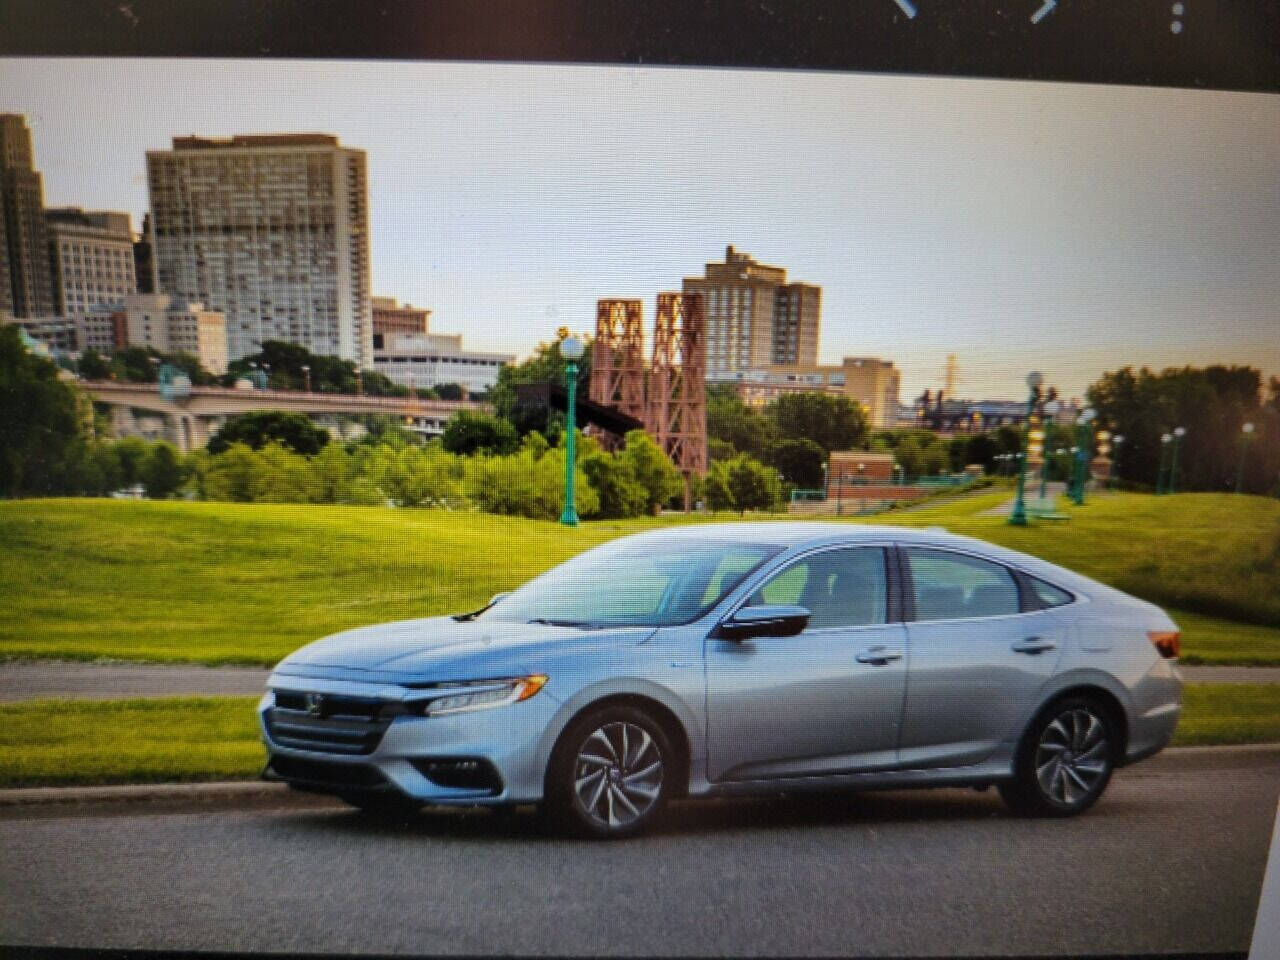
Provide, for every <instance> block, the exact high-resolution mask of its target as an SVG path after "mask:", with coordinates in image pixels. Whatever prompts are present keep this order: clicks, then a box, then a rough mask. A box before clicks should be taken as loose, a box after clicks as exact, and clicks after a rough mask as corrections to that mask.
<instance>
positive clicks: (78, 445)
mask: <svg viewBox="0 0 1280 960" xmlns="http://www.w3.org/2000/svg"><path fill="white" fill-rule="evenodd" d="M86 402H87V401H86ZM88 410H89V408H87V407H85V406H82V403H81V401H80V399H79V398H78V396H77V394H76V391H75V389H74V388H73V387H71V386H70V385H69V384H67V383H65V382H64V381H62V380H60V379H59V378H58V369H57V367H55V366H54V365H53V364H52V363H50V362H49V361H48V360H45V359H43V358H42V357H38V356H36V355H35V354H32V353H28V352H27V349H26V347H25V346H23V343H22V340H21V338H20V337H19V336H18V330H17V327H15V326H12V325H8V324H0V496H6V497H16V496H23V495H36V496H49V495H51V494H57V493H66V492H72V490H73V489H74V488H73V487H72V486H71V479H70V477H69V475H68V468H69V467H70V465H71V464H72V463H74V462H76V461H77V460H78V459H79V457H80V456H81V449H82V447H83V444H84V439H83V433H82V431H83V424H84V420H85V417H86V415H87V414H88Z"/></svg>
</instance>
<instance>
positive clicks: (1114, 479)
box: [1110, 433, 1124, 489]
mask: <svg viewBox="0 0 1280 960" xmlns="http://www.w3.org/2000/svg"><path fill="white" fill-rule="evenodd" d="M1122 446H1124V434H1123V433H1117V434H1116V435H1115V436H1114V437H1112V438H1111V449H1112V450H1114V451H1115V452H1114V453H1112V454H1111V478H1110V482H1111V486H1112V487H1116V488H1117V489H1118V488H1119V486H1120V448H1121V447H1122Z"/></svg>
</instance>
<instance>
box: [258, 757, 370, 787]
mask: <svg viewBox="0 0 1280 960" xmlns="http://www.w3.org/2000/svg"><path fill="white" fill-rule="evenodd" d="M269 766H270V768H271V771H272V772H273V773H275V774H276V776H279V777H283V778H284V779H285V780H300V781H303V782H305V783H313V784H316V785H325V786H333V787H366V788H368V787H381V786H384V785H385V784H386V782H387V780H386V778H385V777H384V776H383V775H382V774H381V773H379V772H378V771H377V770H376V769H374V768H373V767H366V766H365V765H364V764H357V763H325V762H324V761H323V760H302V759H299V758H298V757H284V756H280V755H279V754H276V755H273V756H272V757H271V762H270V764H269Z"/></svg>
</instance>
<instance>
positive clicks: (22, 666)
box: [0, 660, 1280, 703]
mask: <svg viewBox="0 0 1280 960" xmlns="http://www.w3.org/2000/svg"><path fill="white" fill-rule="evenodd" d="M1181 670H1182V675H1183V677H1184V678H1185V679H1186V681H1187V682H1188V683H1280V667H1197V666H1185V665H1184V666H1183V667H1181ZM270 672H271V671H269V670H262V669H259V668H256V667H203V666H199V665H179V664H157V663H75V662H67V661H60V660H9V661H0V703H5V702H9V703H13V702H17V701H21V700H40V699H44V698H47V697H56V698H61V699H71V700H118V699H124V698H129V697H197V696H199V697H232V696H244V697H256V696H258V695H259V694H261V693H262V691H263V689H265V687H266V683H267V676H268V674H269V673H270Z"/></svg>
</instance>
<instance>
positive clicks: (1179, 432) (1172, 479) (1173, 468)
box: [1166, 427, 1187, 493]
mask: <svg viewBox="0 0 1280 960" xmlns="http://www.w3.org/2000/svg"><path fill="white" fill-rule="evenodd" d="M1186 435H1187V428H1186V427H1174V429H1173V456H1172V458H1171V459H1170V462H1169V483H1168V489H1167V491H1166V492H1167V493H1177V492H1178V451H1179V450H1180V449H1181V447H1182V438H1183V437H1185V436H1186Z"/></svg>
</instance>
